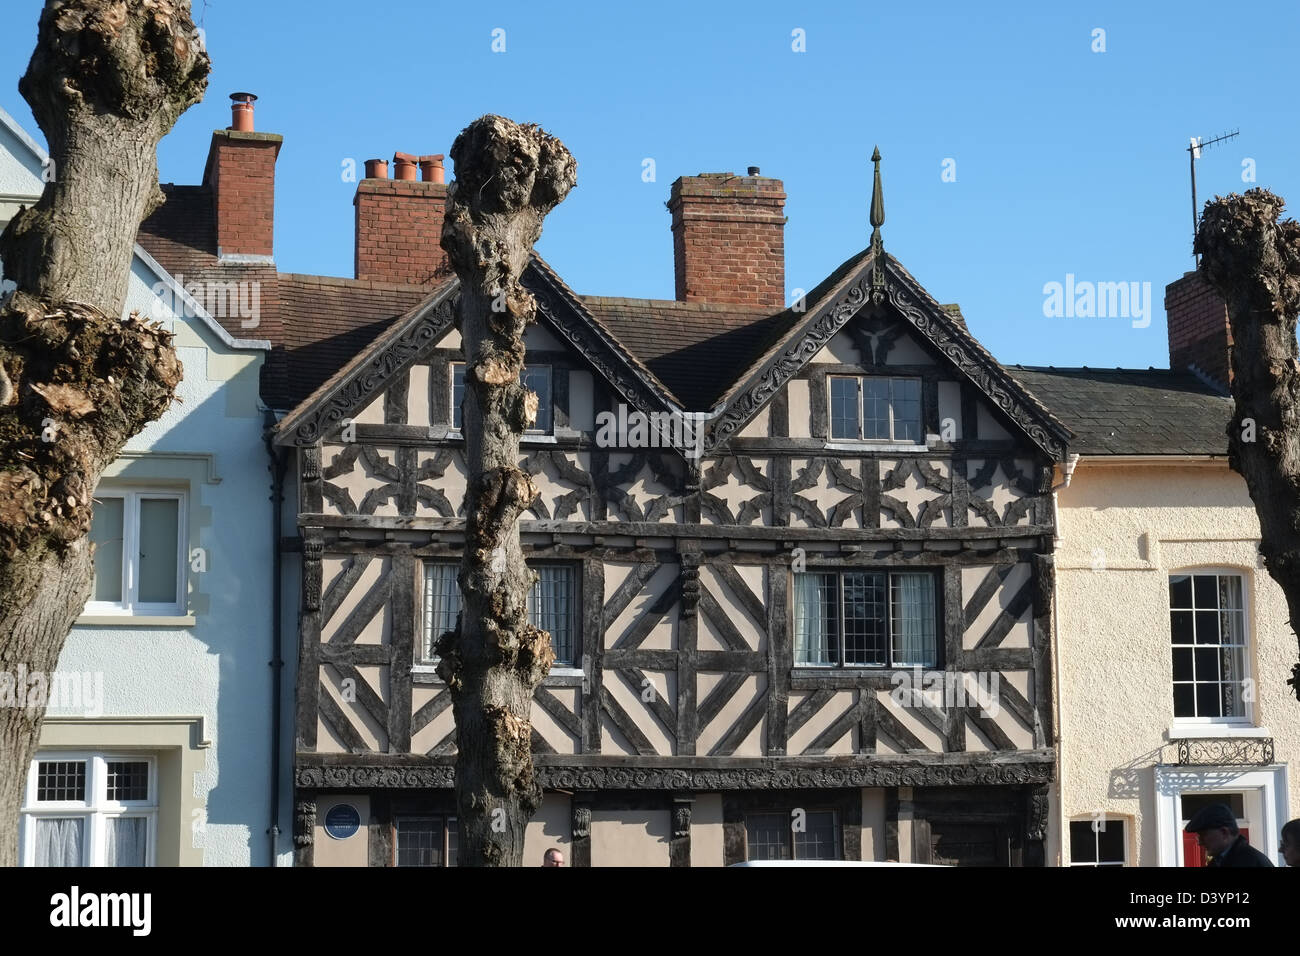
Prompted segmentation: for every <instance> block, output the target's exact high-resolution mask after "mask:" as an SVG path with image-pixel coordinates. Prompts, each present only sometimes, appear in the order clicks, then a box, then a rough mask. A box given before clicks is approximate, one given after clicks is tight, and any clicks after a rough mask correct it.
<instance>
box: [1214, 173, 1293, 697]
mask: <svg viewBox="0 0 1300 956" xmlns="http://www.w3.org/2000/svg"><path fill="white" fill-rule="evenodd" d="M1284 206H1285V203H1284V202H1283V200H1282V199H1281V198H1280V197H1278V196H1275V195H1273V193H1271V192H1269V191H1268V190H1266V189H1251V190H1248V191H1247V192H1246V194H1245V195H1243V196H1239V195H1237V194H1235V193H1234V194H1232V195H1230V196H1228V197H1226V198H1219V197H1216V198H1215V199H1213V200H1211V201H1210V202H1208V203H1206V204H1205V212H1204V215H1203V216H1202V218H1201V226H1200V229H1199V230H1198V231H1197V236H1196V251H1197V252H1198V253H1199V254H1200V255H1201V265H1200V269H1201V272H1202V274H1203V275H1204V276H1205V277H1206V279H1207V280H1208V281H1209V283H1210V284H1211V285H1212V286H1214V288H1215V289H1216V290H1217V291H1218V292H1219V294H1220V295H1221V296H1223V298H1224V301H1226V302H1227V305H1228V321H1229V323H1230V324H1231V327H1232V341H1233V347H1232V396H1233V398H1234V399H1235V400H1236V412H1235V414H1234V415H1233V418H1232V421H1231V423H1230V424H1229V425H1228V463H1229V465H1230V466H1231V467H1232V469H1233V470H1234V471H1236V472H1238V473H1239V474H1240V475H1241V476H1242V477H1243V478H1245V479H1246V487H1247V489H1248V490H1249V491H1250V497H1251V499H1252V500H1253V501H1254V503H1255V512H1256V514H1258V516H1259V527H1260V551H1261V552H1262V553H1263V556H1264V566H1265V567H1266V568H1267V569H1268V573H1269V575H1271V576H1272V578H1273V580H1274V581H1276V582H1277V583H1278V585H1279V586H1281V588H1282V593H1283V594H1284V595H1285V596H1286V602H1287V608H1288V610H1289V611H1290V613H1291V627H1292V629H1293V630H1295V631H1296V632H1297V634H1298V635H1300V626H1298V625H1300V362H1298V361H1297V358H1298V354H1297V346H1296V313H1297V310H1300V225H1298V224H1297V223H1296V222H1295V221H1294V220H1292V219H1287V220H1285V221H1281V222H1280V221H1279V217H1280V216H1281V214H1282V210H1283V207H1284ZM1287 683H1288V684H1290V685H1291V687H1292V691H1293V692H1294V693H1295V694H1296V696H1297V697H1298V698H1300V662H1298V663H1296V664H1295V665H1293V667H1292V671H1291V678H1290V679H1289V680H1288V681H1287Z"/></svg>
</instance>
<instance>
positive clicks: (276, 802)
mask: <svg viewBox="0 0 1300 956" xmlns="http://www.w3.org/2000/svg"><path fill="white" fill-rule="evenodd" d="M46 165H47V164H46V154H45V151H44V150H43V149H42V148H41V147H40V146H39V145H38V144H37V143H36V142H35V141H34V140H33V139H32V138H31V137H30V136H29V135H28V134H27V133H26V132H24V131H23V130H22V129H21V128H20V127H19V125H18V124H17V123H16V122H15V121H14V119H13V118H12V117H11V116H10V115H9V114H8V113H6V112H5V111H4V110H2V109H0V227H2V226H3V225H4V223H6V222H8V220H9V219H10V218H11V217H12V216H13V215H14V213H15V212H16V211H17V209H18V207H19V206H20V205H22V204H29V203H31V202H33V201H34V200H35V199H36V198H37V197H39V195H40V193H41V190H42V187H43V180H42V172H43V170H44V169H45V168H46ZM131 271H132V275H131V282H130V291H129V294H128V300H127V305H126V312H130V311H133V310H139V311H140V312H141V313H144V314H147V315H150V316H151V317H154V318H157V319H159V320H161V321H162V322H163V323H164V325H165V326H166V327H167V328H168V329H169V330H170V331H172V332H173V333H174V335H175V340H174V345H175V347H176V349H177V352H178V354H179V356H180V359H181V361H182V362H183V363H184V380H183V381H182V383H181V385H180V388H179V390H178V397H179V398H180V400H181V401H180V402H179V403H176V404H173V405H172V407H171V408H170V409H169V410H168V411H167V413H166V414H165V415H164V416H163V417H162V418H161V419H160V420H159V421H156V422H153V423H151V424H150V425H149V426H148V427H147V428H146V429H145V430H144V431H143V432H142V433H141V434H139V435H137V436H135V437H134V438H133V439H131V441H130V442H128V443H127V446H126V449H125V450H124V451H123V453H122V455H121V457H120V458H119V459H118V460H117V461H116V462H114V464H113V465H112V466H110V467H109V468H108V470H107V471H106V472H105V473H104V475H103V478H102V480H101V482H100V484H99V486H98V489H97V491H96V495H95V499H96V503H95V523H94V530H93V532H92V537H93V538H94V539H95V540H96V544H97V548H96V558H95V570H96V577H95V585H94V594H93V595H92V599H91V601H90V603H89V604H88V605H87V607H86V612H85V614H84V615H83V616H82V617H81V618H80V619H79V620H78V622H77V625H76V627H74V629H73V631H72V634H71V635H70V636H69V638H68V641H67V644H66V646H65V648H64V650H63V655H62V657H61V658H60V660H59V666H58V670H57V672H56V674H55V675H54V678H53V679H52V681H51V683H50V687H51V694H50V696H51V706H50V707H49V710H48V715H47V717H46V719H45V724H44V728H43V730H42V734H41V743H40V751H39V753H38V755H37V758H36V760H35V761H34V763H33V765H32V767H31V768H30V772H29V775H28V788H27V797H26V800H25V803H24V808H23V814H22V821H21V825H20V826H21V831H20V854H21V856H20V859H21V861H22V863H23V864H24V865H42V864H44V865H92V866H98V865H104V866H112V865H149V866H198V865H208V866H249V865H258V866H260V865H268V864H275V863H288V861H289V858H290V851H291V846H290V836H289V827H288V825H287V824H288V821H289V809H290V807H289V797H288V794H289V793H290V792H291V791H290V789H289V784H288V771H287V769H285V770H283V775H284V779H283V780H279V779H278V777H279V776H280V774H281V773H282V770H281V768H280V767H278V766H277V765H276V764H277V762H278V761H277V753H276V748H275V743H274V737H275V734H276V726H277V725H276V721H275V716H274V715H275V708H276V707H277V704H278V700H277V695H276V688H275V681H274V679H273V675H274V674H275V673H276V672H277V670H279V668H277V667H275V666H273V665H272V663H271V662H273V661H277V659H278V657H279V654H278V652H277V650H276V647H275V640H276V636H277V635H278V633H279V630H278V629H277V628H276V627H275V626H274V625H273V620H272V617H273V613H274V611H273V609H274V608H275V607H276V603H275V600H274V587H275V570H276V567H275V564H274V557H273V553H274V545H273V542H274V538H273V535H272V530H271V529H272V527H273V505H272V500H271V499H272V472H271V470H270V468H269V466H270V458H269V455H268V450H267V445H266V444H265V442H264V440H263V433H264V429H265V427H266V425H267V417H268V413H267V409H266V406H265V405H264V404H263V403H262V401H261V399H260V398H259V373H260V369H261V367H262V365H263V364H264V363H265V361H266V358H267V355H268V354H269V352H270V348H271V345H270V342H268V341H265V340H261V339H257V338H253V337H249V338H239V337H235V336H233V335H232V334H231V332H230V331H228V330H227V328H225V327H223V326H222V324H221V323H220V322H218V321H217V320H216V319H215V318H214V317H213V315H212V314H211V312H210V311H209V310H208V309H205V308H204V305H205V304H206V305H208V306H211V305H212V303H213V301H214V299H213V298H212V297H207V296H203V297H202V299H201V301H196V300H198V299H199V298H200V295H199V294H200V293H201V292H202V290H201V289H197V288H191V290H190V292H189V293H187V292H186V291H184V290H183V289H182V288H181V286H180V285H179V284H178V283H177V282H176V280H175V279H174V278H173V277H172V276H171V275H169V274H168V273H167V272H166V271H165V270H164V269H163V268H162V267H161V266H160V265H159V264H158V263H157V262H156V261H155V260H154V259H153V257H151V256H150V255H149V254H148V253H147V252H146V251H145V250H144V249H143V248H141V247H140V246H138V245H137V246H136V250H135V258H134V261H133V263H132V267H131ZM242 324H243V325H244V326H246V327H250V326H251V327H255V325H256V322H255V320H254V321H252V322H244V323H242ZM251 334H252V332H251V331H250V335H251ZM285 670H287V671H288V672H289V673H290V674H291V673H292V664H291V663H290V666H289V667H288V668H285ZM282 686H283V685H282ZM289 693H291V690H290V691H289ZM291 711H292V708H291V707H290V706H287V705H286V706H285V707H284V708H283V712H284V713H285V714H289V713H290V712H291ZM277 793H278V794H279V795H282V796H277Z"/></svg>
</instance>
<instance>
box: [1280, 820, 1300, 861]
mask: <svg viewBox="0 0 1300 956" xmlns="http://www.w3.org/2000/svg"><path fill="white" fill-rule="evenodd" d="M1278 852H1279V853H1281V854H1282V859H1284V860H1286V865H1287V866H1300V819H1297V820H1290V821H1288V822H1287V823H1286V824H1285V825H1284V826H1283V827H1282V845H1281V846H1280V847H1278Z"/></svg>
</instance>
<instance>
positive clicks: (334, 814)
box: [325, 803, 361, 840]
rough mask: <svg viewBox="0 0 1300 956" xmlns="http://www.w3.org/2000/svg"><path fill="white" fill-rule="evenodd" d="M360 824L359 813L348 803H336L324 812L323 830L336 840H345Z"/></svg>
mask: <svg viewBox="0 0 1300 956" xmlns="http://www.w3.org/2000/svg"><path fill="white" fill-rule="evenodd" d="M360 826H361V814H359V813H357V808H356V807H354V806H353V805H352V804H350V803H336V804H334V806H332V807H330V810H329V813H327V814H325V832H326V833H328V834H329V835H330V836H332V837H333V838H334V839H336V840H346V839H347V838H348V837H350V836H352V835H353V834H354V833H356V832H357V829H358V828H359V827H360Z"/></svg>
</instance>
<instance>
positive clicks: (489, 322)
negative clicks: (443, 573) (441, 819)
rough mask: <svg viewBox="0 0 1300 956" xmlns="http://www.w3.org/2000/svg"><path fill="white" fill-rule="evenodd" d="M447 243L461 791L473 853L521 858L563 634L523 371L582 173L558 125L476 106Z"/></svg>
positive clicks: (450, 672)
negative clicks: (545, 692)
mask: <svg viewBox="0 0 1300 956" xmlns="http://www.w3.org/2000/svg"><path fill="white" fill-rule="evenodd" d="M451 158H452V160H453V161H454V162H455V164H456V179H455V181H454V182H453V183H452V184H451V186H450V187H449V188H448V190H447V213H446V218H445V219H444V224H443V232H442V247H443V248H444V249H445V250H446V251H447V254H448V258H449V260H450V262H451V264H452V266H453V267H454V268H455V270H456V274H457V276H459V277H460V284H461V286H460V302H459V306H458V309H459V317H460V324H461V336H462V338H463V341H464V349H465V357H466V370H465V385H466V388H465V400H464V406H463V415H462V420H463V422H464V426H465V427H464V431H465V449H466V459H467V462H466V463H467V468H468V472H469V475H470V480H469V483H468V487H467V489H466V494H465V506H466V514H467V518H466V542H465V554H464V557H463V559H462V562H461V570H460V574H459V581H460V588H461V595H462V605H461V608H462V610H461V615H460V620H459V622H458V627H457V630H456V631H452V632H449V633H447V634H446V635H444V636H443V637H442V639H441V641H440V642H439V655H440V657H441V663H440V664H439V666H438V674H439V676H441V677H442V679H443V680H445V681H446V682H447V685H448V687H449V688H450V689H451V694H452V703H453V713H454V716H455V721H456V747H457V754H456V802H457V806H458V809H459V818H458V826H459V841H460V842H459V850H458V852H459V858H458V861H457V862H458V863H459V864H460V865H462V866H519V865H521V863H522V862H523V850H524V827H525V826H526V825H527V823H528V820H529V818H530V817H531V816H532V815H533V813H535V812H536V810H537V807H538V805H539V803H540V802H541V790H540V788H539V787H538V786H537V783H536V781H535V779H534V776H533V760H532V722H531V710H532V700H533V692H534V691H535V690H536V688H537V685H538V684H539V683H541V681H542V678H544V677H545V676H546V674H547V672H548V671H549V670H550V668H551V663H552V662H553V661H554V660H555V654H554V652H553V650H552V648H551V641H550V635H549V634H547V633H546V632H545V631H541V630H538V629H537V628H536V627H534V626H532V625H531V624H529V623H528V613H527V599H528V591H529V588H530V587H531V586H532V582H533V578H534V574H533V572H532V571H530V570H529V569H528V567H527V565H526V564H525V563H524V557H523V551H522V549H521V548H520V545H519V526H518V518H519V516H520V515H521V514H522V513H523V512H524V511H525V510H527V508H528V507H529V505H531V504H532V502H533V500H534V498H536V496H537V489H536V487H535V486H534V484H533V481H532V479H531V478H530V477H529V475H528V474H527V473H526V472H524V471H523V470H521V469H520V468H519V439H520V436H521V435H522V434H523V432H524V430H525V429H527V428H529V427H531V426H532V424H533V422H535V421H536V419H537V394H536V393H535V392H532V391H530V390H528V389H525V388H524V387H523V386H522V385H521V384H520V382H519V378H520V373H521V372H522V371H523V367H524V330H525V329H526V327H527V326H528V324H529V323H530V322H533V321H535V318H536V311H537V308H536V303H535V301H534V299H533V297H532V295H531V294H530V293H529V292H527V291H526V290H525V289H524V287H523V286H522V285H521V284H520V281H519V277H520V276H521V275H522V273H523V271H524V269H525V267H526V266H527V265H528V260H529V256H530V254H531V253H532V249H533V244H534V243H535V242H536V241H537V239H538V237H539V236H540V235H541V233H542V220H543V219H544V218H545V217H546V214H547V213H548V212H550V211H551V209H553V208H554V207H555V206H556V205H557V204H558V203H559V202H560V201H561V200H563V199H564V197H565V196H566V195H567V194H568V192H569V190H570V189H572V188H573V186H574V185H575V183H576V172H577V163H576V162H575V161H574V159H573V156H572V155H570V153H569V151H568V150H567V149H565V147H564V144H563V143H561V142H560V141H559V140H558V139H556V138H554V137H553V136H550V135H548V134H546V133H545V132H543V131H542V130H541V129H539V128H537V127H536V126H532V125H527V126H520V125H517V124H515V123H512V122H511V121H510V120H507V119H504V118H502V117H500V116H484V117H481V118H480V119H478V120H475V121H474V122H473V123H471V124H470V125H469V126H468V127H466V128H465V129H464V130H463V131H462V132H461V134H460V135H459V136H458V137H456V142H455V143H454V144H453V145H452V147H451Z"/></svg>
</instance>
